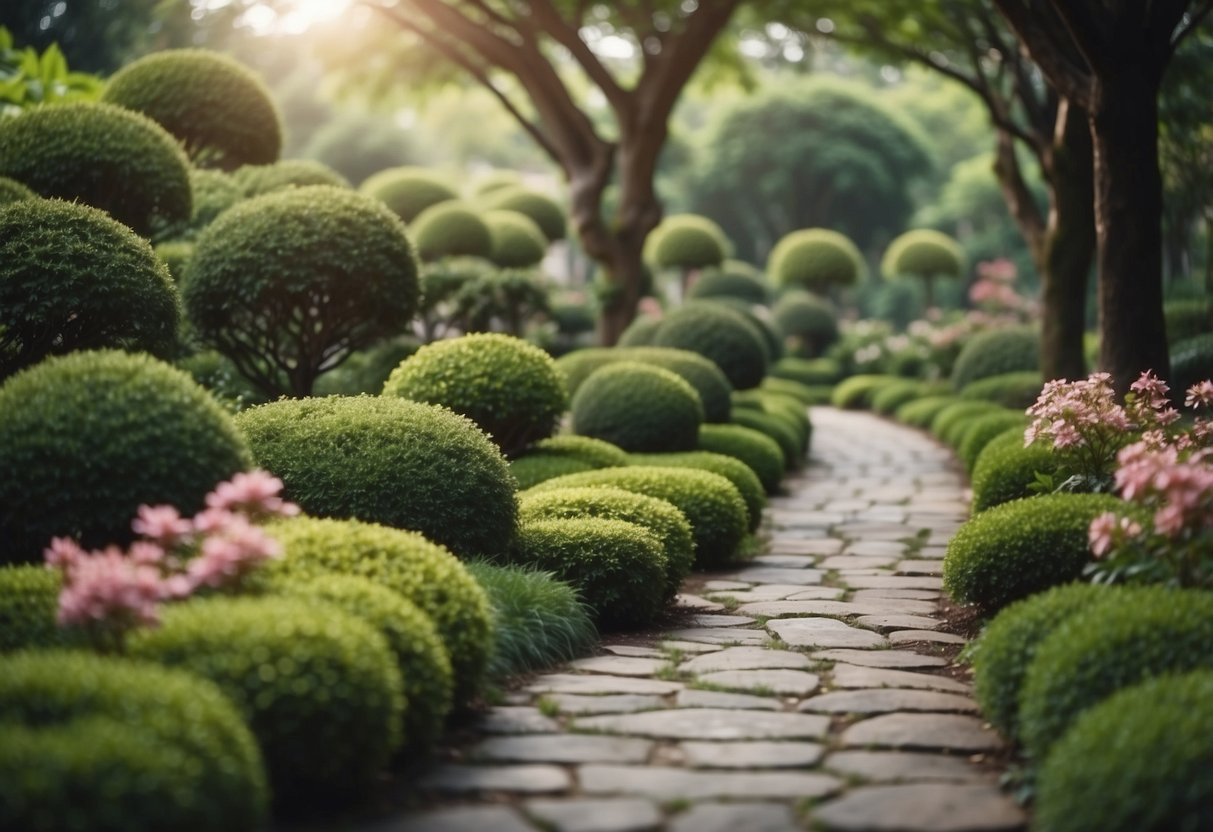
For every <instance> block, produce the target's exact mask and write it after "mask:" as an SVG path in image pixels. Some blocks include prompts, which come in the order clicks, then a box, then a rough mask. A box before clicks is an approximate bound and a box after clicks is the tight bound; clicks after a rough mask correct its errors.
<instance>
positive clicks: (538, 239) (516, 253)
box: [483, 209, 548, 269]
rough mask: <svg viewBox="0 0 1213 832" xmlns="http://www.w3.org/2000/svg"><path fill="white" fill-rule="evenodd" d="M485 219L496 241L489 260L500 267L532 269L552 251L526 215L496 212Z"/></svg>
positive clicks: (484, 217) (488, 214)
mask: <svg viewBox="0 0 1213 832" xmlns="http://www.w3.org/2000/svg"><path fill="white" fill-rule="evenodd" d="M483 219H484V222H485V224H486V225H488V227H489V235H490V236H491V237H492V239H493V248H492V250H491V251H490V252H489V259H490V260H492V261H493V262H494V263H495V264H496V265H498V266H501V267H502V268H506V269H513V268H518V269H529V268H533V267H535V266H538V265H539V263H540V262H542V260H543V258H544V255H546V254H547V251H548V239H547V237H545V236H543V231H542V230H541V229H540V228H539V226H538V225H536V224H535V221H534V220H532V219H531V218H530V217H528V216H527V215H526V214H520V213H519V212H517V211H508V210H504V209H496V210H492V211H485V212H484V216H483Z"/></svg>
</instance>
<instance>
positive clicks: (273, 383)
mask: <svg viewBox="0 0 1213 832" xmlns="http://www.w3.org/2000/svg"><path fill="white" fill-rule="evenodd" d="M183 294H184V299H185V308H186V311H187V312H188V314H189V318H190V323H191V324H192V325H193V327H194V334H195V336H196V337H197V338H198V340H199V341H201V342H202V343H203V344H206V345H207V346H210V347H213V348H214V349H216V350H218V351H219V352H221V353H223V354H224V355H226V356H227V357H228V358H230V359H231V360H232V361H233V363H235V364H236V366H237V367H238V368H239V369H240V372H241V373H242V374H243V375H244V376H245V377H246V378H248V379H249V380H250V381H252V382H254V383H255V384H257V386H258V387H259V388H260V389H262V390H263V391H264V392H266V393H267V394H269V395H271V396H277V395H282V394H290V395H294V396H307V395H310V394H311V391H312V387H313V385H314V384H315V381H316V378H317V376H319V375H320V374H321V373H322V372H324V371H325V370H328V369H331V368H333V367H335V366H337V365H338V364H340V363H341V362H342V361H343V360H345V359H346V358H347V357H348V356H349V354H350V353H351V352H352V351H353V350H355V349H358V348H360V347H364V346H367V345H369V344H371V343H373V342H375V341H377V340H379V339H381V338H384V337H387V336H392V335H396V334H398V333H399V332H400V330H401V329H403V328H404V327H405V326H406V325H407V324H408V322H409V321H410V320H411V319H412V317H413V313H414V312H415V311H416V309H417V300H418V278H417V263H416V260H415V259H414V257H413V249H412V246H411V245H410V243H409V239H408V237H407V236H406V235H405V231H404V226H403V225H401V223H400V222H399V221H398V220H397V219H396V218H395V217H393V216H392V214H391V212H389V211H388V210H386V209H385V208H384V207H383V206H381V205H378V204H376V203H375V202H374V201H373V200H371V199H368V198H366V197H363V196H360V195H359V194H357V193H354V192H352V191H349V190H346V189H341V188H330V187H319V186H318V187H309V188H291V189H288V190H283V191H279V192H276V193H271V194H266V195H265V196H261V197H257V198H255V199H250V200H247V201H245V202H242V203H239V204H238V205H236V206H234V207H232V208H230V209H229V210H227V211H225V212H224V213H223V214H222V215H220V217H219V218H218V219H216V220H215V222H213V223H212V224H211V225H210V226H209V227H208V228H207V229H206V231H205V232H203V234H202V235H201V236H200V237H199V238H198V244H197V247H196V249H195V251H194V256H193V257H192V258H191V259H190V263H189V266H188V267H187V270H186V276H185V285H184V290H183ZM237 300H238V302H237ZM301 321H307V325H306V326H304V325H301V323H300V322H301Z"/></svg>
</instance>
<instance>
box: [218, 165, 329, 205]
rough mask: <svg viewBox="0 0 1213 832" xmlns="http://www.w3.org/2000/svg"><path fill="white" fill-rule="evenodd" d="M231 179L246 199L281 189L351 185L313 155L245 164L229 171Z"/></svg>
mask: <svg viewBox="0 0 1213 832" xmlns="http://www.w3.org/2000/svg"><path fill="white" fill-rule="evenodd" d="M231 176H232V182H234V183H235V184H236V187H238V188H239V189H240V192H241V194H243V196H244V198H245V199H251V198H253V197H255V196H263V195H264V194H272V193H275V192H276V191H284V190H286V189H287V188H309V187H312V186H315V185H326V186H328V187H330V188H340V189H342V190H349V189H350V182H349V180H348V179H346V178H345V177H344V176H342V175H341V174H339V173H338V172H337V171H335V170H333V169H332V168H330V167H329V166H328V165H326V164H324V163H323V162H317V161H316V160H315V159H283V160H282V161H281V162H273V163H272V164H268V165H245V166H243V167H241V168H238V169H237V170H235V171H234V172H233V173H232V175H231Z"/></svg>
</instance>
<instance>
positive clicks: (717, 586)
mask: <svg viewBox="0 0 1213 832" xmlns="http://www.w3.org/2000/svg"><path fill="white" fill-rule="evenodd" d="M749 588H750V584H747V583H746V582H745V581H708V582H706V583H705V584H704V585H703V589H704V592H705V593H706V594H709V595H711V594H715V593H719V592H729V591H731V590H744V589H749Z"/></svg>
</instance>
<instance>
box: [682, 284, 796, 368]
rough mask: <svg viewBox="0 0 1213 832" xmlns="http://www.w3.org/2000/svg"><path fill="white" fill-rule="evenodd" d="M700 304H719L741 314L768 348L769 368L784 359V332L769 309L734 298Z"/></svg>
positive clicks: (714, 299)
mask: <svg viewBox="0 0 1213 832" xmlns="http://www.w3.org/2000/svg"><path fill="white" fill-rule="evenodd" d="M700 302H701V303H715V304H719V305H720V306H724V307H725V308H727V309H732V310H733V311H735V312H737V313H738V314H740V315H741V317H742V319H743V320H744V321H746V323H748V324H749V326H750V329H751V330H753V331H754V332H755V333H757V335H758V337H759V338H760V339H761V340H762V343H763V346H764V347H765V348H766V357H767V366H768V367H770V365H771V364H772V363H773V362H775V361H778V360H779V359H781V358H783V353H784V338H783V332H782V331H781V330H780V329H779V327H778V326H776V324H775V322H774V321H773V320H772V318H771V313H770V311H769V310H768V309H766V308H765V307H762V306H755V305H754V304H752V303H746V302H745V301H742V300H735V299H732V298H720V297H718V298H708V299H707V300H704V301H700Z"/></svg>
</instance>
